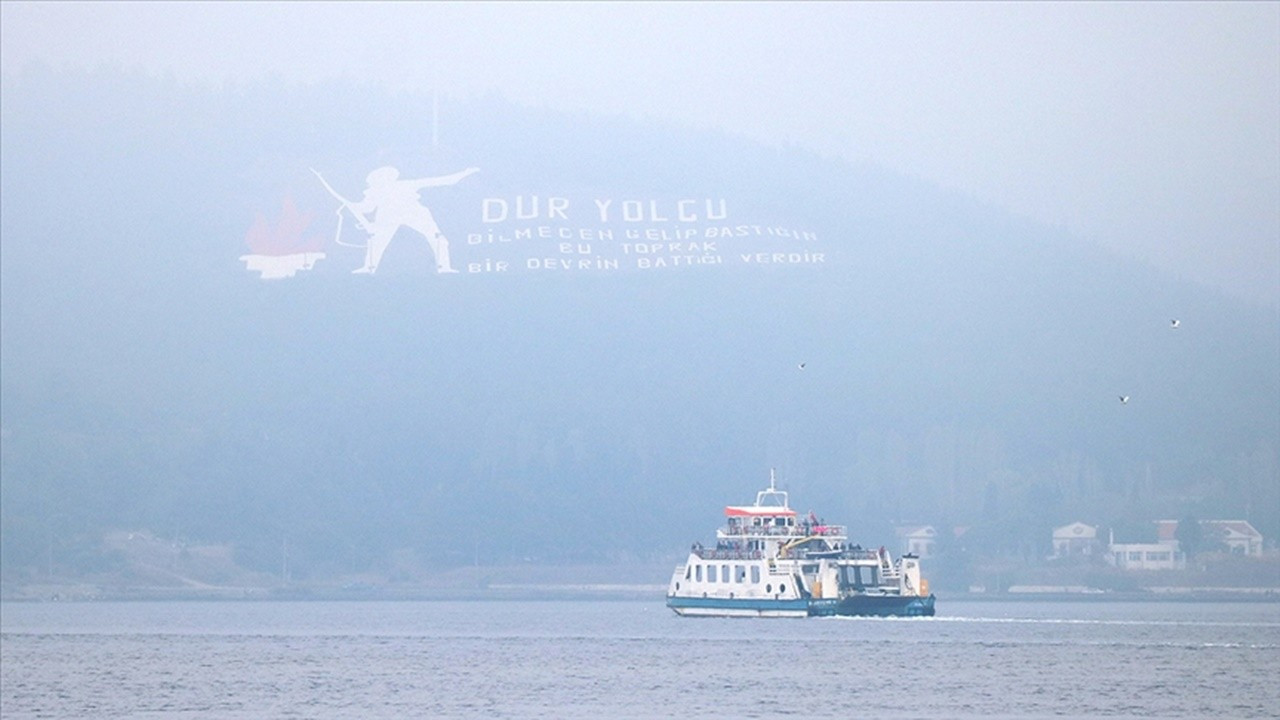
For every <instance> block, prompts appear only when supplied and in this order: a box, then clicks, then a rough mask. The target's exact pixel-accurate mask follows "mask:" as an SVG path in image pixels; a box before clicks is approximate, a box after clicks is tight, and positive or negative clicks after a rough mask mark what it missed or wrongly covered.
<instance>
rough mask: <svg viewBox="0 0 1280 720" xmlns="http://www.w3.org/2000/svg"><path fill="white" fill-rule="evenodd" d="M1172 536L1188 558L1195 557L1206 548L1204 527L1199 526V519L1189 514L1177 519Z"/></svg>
mask: <svg viewBox="0 0 1280 720" xmlns="http://www.w3.org/2000/svg"><path fill="white" fill-rule="evenodd" d="M1173 537H1174V539H1175V540H1177V541H1178V547H1179V549H1181V550H1182V553H1183V554H1184V555H1186V556H1187V557H1188V558H1191V557H1195V556H1196V555H1197V554H1199V553H1200V552H1202V551H1204V550H1205V549H1206V547H1205V537H1204V528H1202V527H1200V521H1199V520H1197V519H1196V518H1194V517H1192V516H1191V515H1188V516H1186V517H1184V518H1182V519H1181V520H1179V521H1178V527H1177V529H1176V530H1174V531H1173Z"/></svg>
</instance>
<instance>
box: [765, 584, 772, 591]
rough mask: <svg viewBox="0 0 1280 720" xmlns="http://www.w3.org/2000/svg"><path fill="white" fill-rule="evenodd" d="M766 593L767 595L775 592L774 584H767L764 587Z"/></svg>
mask: <svg viewBox="0 0 1280 720" xmlns="http://www.w3.org/2000/svg"><path fill="white" fill-rule="evenodd" d="M764 591H765V592H767V593H771V592H773V583H768V584H766V585H765V586H764Z"/></svg>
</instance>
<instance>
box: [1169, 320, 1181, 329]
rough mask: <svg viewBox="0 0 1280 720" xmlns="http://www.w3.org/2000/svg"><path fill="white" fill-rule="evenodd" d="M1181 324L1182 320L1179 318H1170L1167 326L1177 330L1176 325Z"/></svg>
mask: <svg viewBox="0 0 1280 720" xmlns="http://www.w3.org/2000/svg"><path fill="white" fill-rule="evenodd" d="M1181 324H1182V321H1181V320H1170V321H1169V327H1171V328H1173V329H1174V330H1177V329H1178V326H1179V325H1181Z"/></svg>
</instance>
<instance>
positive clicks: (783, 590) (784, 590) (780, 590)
mask: <svg viewBox="0 0 1280 720" xmlns="http://www.w3.org/2000/svg"><path fill="white" fill-rule="evenodd" d="M786 591H787V584H786V583H782V584H781V585H779V586H778V592H780V593H784V592H786Z"/></svg>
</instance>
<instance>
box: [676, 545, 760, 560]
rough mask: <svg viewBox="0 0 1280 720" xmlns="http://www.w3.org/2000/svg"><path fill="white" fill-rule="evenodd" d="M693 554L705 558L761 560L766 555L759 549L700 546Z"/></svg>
mask: <svg viewBox="0 0 1280 720" xmlns="http://www.w3.org/2000/svg"><path fill="white" fill-rule="evenodd" d="M693 554H694V555H697V556H698V557H699V558H701V559H703V560H759V559H760V558H761V557H764V556H763V555H762V554H761V553H760V551H759V550H739V549H737V548H732V549H726V548H699V547H695V548H694V549H693Z"/></svg>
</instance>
